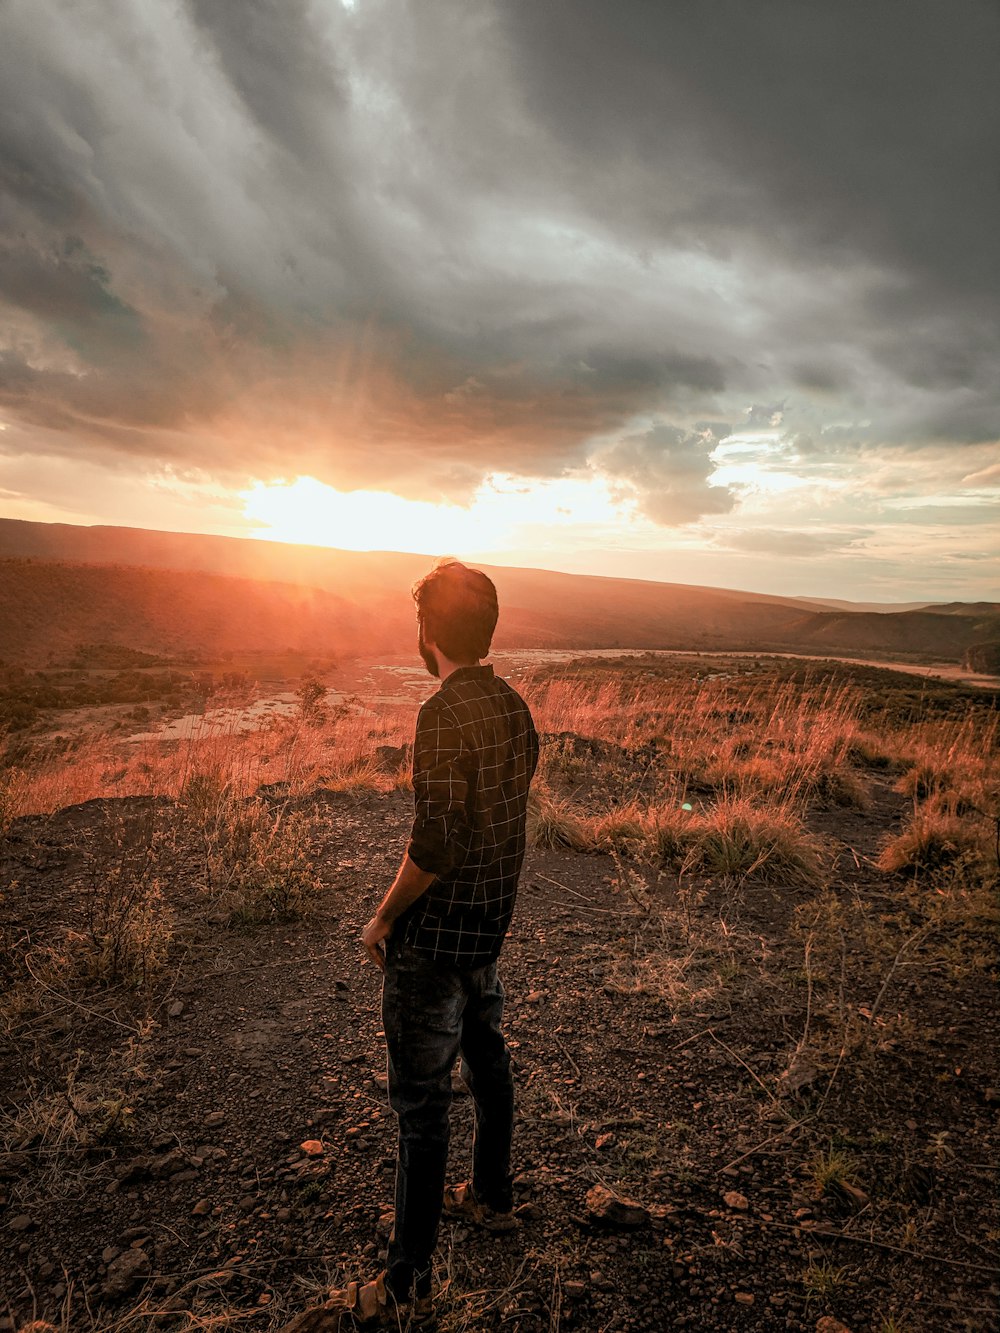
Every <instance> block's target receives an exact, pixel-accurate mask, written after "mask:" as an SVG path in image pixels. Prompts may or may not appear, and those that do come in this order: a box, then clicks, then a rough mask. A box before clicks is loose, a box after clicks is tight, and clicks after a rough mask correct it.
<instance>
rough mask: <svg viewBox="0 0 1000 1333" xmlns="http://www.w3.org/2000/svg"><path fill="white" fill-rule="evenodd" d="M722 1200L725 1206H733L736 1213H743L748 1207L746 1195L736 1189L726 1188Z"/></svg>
mask: <svg viewBox="0 0 1000 1333" xmlns="http://www.w3.org/2000/svg"><path fill="white" fill-rule="evenodd" d="M722 1201H723V1203H724V1204H725V1205H726V1207H727V1208H733V1209H735V1211H736V1212H738V1213H745V1212H746V1210H747V1209H748V1208H749V1207H750V1204H749V1203H748V1202H747V1196H746V1195H745V1194H740V1193H739V1192H738V1191H737V1190H728V1191H727V1192H726V1193H725V1194H724V1195H723V1196H722Z"/></svg>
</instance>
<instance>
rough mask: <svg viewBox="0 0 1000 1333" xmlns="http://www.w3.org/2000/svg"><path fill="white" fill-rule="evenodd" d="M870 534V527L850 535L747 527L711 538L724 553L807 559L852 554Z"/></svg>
mask: <svg viewBox="0 0 1000 1333" xmlns="http://www.w3.org/2000/svg"><path fill="white" fill-rule="evenodd" d="M874 532H875V530H874V528H858V529H855V530H853V531H851V532H831V531H826V532H824V531H815V530H810V531H795V530H793V529H782V528H747V529H742V530H735V531H733V530H727V531H725V532H722V533H719V534H718V535H717V536H716V538H715V545H717V546H720V547H722V548H724V549H727V550H736V551H751V552H754V553H755V554H765V555H777V556H792V557H796V558H799V557H802V558H805V559H811V558H814V557H817V556H825V555H831V554H833V553H834V552H838V551H855V550H858V549H860V548H863V547H864V545H865V542H866V541H867V539H868V538H870V537H872V536H873V535H874Z"/></svg>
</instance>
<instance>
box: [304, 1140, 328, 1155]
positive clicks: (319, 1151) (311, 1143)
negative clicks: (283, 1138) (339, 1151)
mask: <svg viewBox="0 0 1000 1333" xmlns="http://www.w3.org/2000/svg"><path fill="white" fill-rule="evenodd" d="M299 1147H300V1148H301V1149H302V1151H303V1152H304V1153H305V1154H306V1156H307V1157H322V1156H323V1144H322V1142H321V1141H320V1140H319V1139H306V1141H305V1143H300V1144H299Z"/></svg>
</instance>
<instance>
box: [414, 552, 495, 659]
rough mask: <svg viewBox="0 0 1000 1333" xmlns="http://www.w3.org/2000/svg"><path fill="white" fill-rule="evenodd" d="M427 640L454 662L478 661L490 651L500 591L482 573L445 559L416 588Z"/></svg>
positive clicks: (418, 615) (419, 610)
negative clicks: (498, 592)
mask: <svg viewBox="0 0 1000 1333" xmlns="http://www.w3.org/2000/svg"><path fill="white" fill-rule="evenodd" d="M413 600H414V601H415V602H416V604H417V617H418V619H419V621H420V624H421V626H422V628H423V632H424V638H425V639H429V640H430V641H431V642H432V643H435V644H436V645H437V646H438V648H440V649H441V651H442V652H443V653H444V655H445V656H446V657H449V658H450V659H451V660H452V661H453V662H478V661H479V659H480V658H481V657H486V655H487V654H488V653H489V651H490V642H491V640H492V638H493V631H494V630H495V629H496V625H497V616H498V614H499V609H498V606H497V590H496V588H495V587H494V586H493V582H492V580H491V579H488V578H487V577H486V575H485V574H484V573H482V571H481V570H478V569H469V567H468V566H467V565H463V564H462V563H461V561H459V560H441V561H439V562H438V563H437V564H436V565H435V566H434V568H433V569H432V570H431V572H430V573H429V574H425V575H424V577H423V578H422V579H419V580H418V581H417V582H416V583H415V584H414V585H413Z"/></svg>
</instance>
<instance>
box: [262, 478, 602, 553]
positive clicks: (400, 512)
mask: <svg viewBox="0 0 1000 1333" xmlns="http://www.w3.org/2000/svg"><path fill="white" fill-rule="evenodd" d="M241 498H242V500H243V513H244V515H245V516H246V517H247V518H249V519H250V520H252V521H253V522H255V523H258V524H260V525H261V526H260V527H259V528H258V529H257V530H256V531H255V532H254V534H253V535H254V536H255V537H263V538H267V539H269V540H271V541H279V542H292V543H300V544H303V545H309V546H332V547H336V548H338V549H339V550H343V551H409V552H412V553H413V554H415V555H439V554H440V553H441V552H442V551H449V552H452V553H456V554H457V553H459V552H465V553H469V552H505V551H507V552H509V551H512V550H514V549H516V546H517V544H518V541H519V538H520V537H521V536H523V534H524V531H525V529H526V528H528V527H529V526H532V525H535V526H543V527H547V528H552V527H566V526H572V525H574V524H579V523H587V522H598V521H603V522H612V521H614V520H616V519H619V518H620V512H619V507H618V506H617V505H616V504H615V503H614V502H613V500H612V498H611V496H610V494H609V492H608V488H607V486H606V485H605V484H604V483H602V482H600V481H598V480H596V479H594V478H589V479H575V480H574V479H569V478H558V479H551V480H546V481H532V482H526V481H525V479H524V478H515V477H509V476H505V475H493V476H490V477H487V478H486V479H485V480H484V482H483V483H482V485H481V486H480V487H479V489H478V491H477V492H476V494H475V495H474V496H473V497H472V500H471V501H470V503H469V504H468V505H457V504H432V503H429V502H428V501H425V500H407V499H404V498H403V497H402V496H400V495H394V494H392V493H391V492H390V491H338V490H335V489H334V488H333V487H332V486H327V485H326V484H325V483H324V482H321V481H317V480H316V478H315V477H297V478H296V479H295V480H294V481H272V482H263V481H258V482H255V483H254V485H253V486H252V487H251V488H250V489H249V490H247V491H242V492H241Z"/></svg>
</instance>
